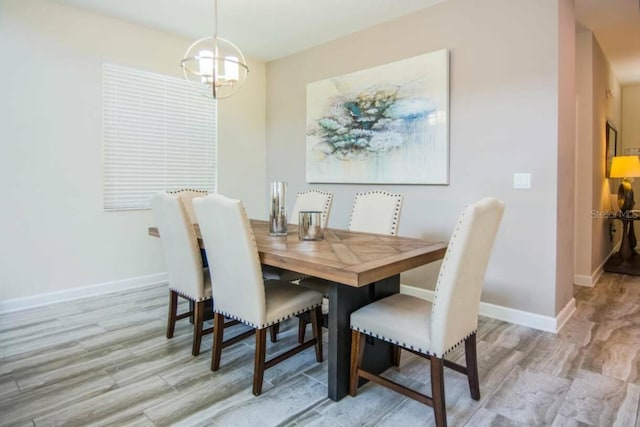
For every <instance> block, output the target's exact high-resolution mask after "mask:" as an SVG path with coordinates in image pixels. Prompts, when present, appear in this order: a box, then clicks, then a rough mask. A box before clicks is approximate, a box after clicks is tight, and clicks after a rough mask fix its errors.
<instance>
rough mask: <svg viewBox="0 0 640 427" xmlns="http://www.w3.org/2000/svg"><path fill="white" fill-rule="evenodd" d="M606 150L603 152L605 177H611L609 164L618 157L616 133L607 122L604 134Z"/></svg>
mask: <svg viewBox="0 0 640 427" xmlns="http://www.w3.org/2000/svg"><path fill="white" fill-rule="evenodd" d="M605 141H606V150H605V160H604V162H605V163H604V166H605V176H606V177H607V178H609V177H610V175H611V162H612V160H613V158H614V157H615V156H617V155H618V131H617V130H616V128H614V127H613V125H612V124H611V123H609V122H607V130H606V134H605Z"/></svg>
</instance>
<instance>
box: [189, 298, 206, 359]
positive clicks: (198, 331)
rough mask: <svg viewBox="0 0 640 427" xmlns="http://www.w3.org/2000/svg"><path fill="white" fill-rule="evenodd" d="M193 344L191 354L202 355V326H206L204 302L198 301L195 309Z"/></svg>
mask: <svg viewBox="0 0 640 427" xmlns="http://www.w3.org/2000/svg"><path fill="white" fill-rule="evenodd" d="M193 311H194V313H193V344H192V346H191V354H192V355H193V356H197V355H198V354H200V343H201V342H202V326H203V324H204V301H198V302H196V303H195V306H194V307H193Z"/></svg>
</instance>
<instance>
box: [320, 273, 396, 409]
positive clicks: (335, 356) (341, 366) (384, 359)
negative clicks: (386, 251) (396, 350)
mask: <svg viewBox="0 0 640 427" xmlns="http://www.w3.org/2000/svg"><path fill="white" fill-rule="evenodd" d="M399 291H400V276H399V275H396V276H393V277H390V278H388V279H385V280H382V281H379V282H376V283H372V284H371V285H369V286H364V287H361V288H355V287H352V286H346V285H341V284H339V283H332V284H331V288H330V291H329V328H328V329H329V348H328V352H329V374H328V375H329V377H328V381H327V383H328V396H329V398H330V399H331V400H336V401H337V400H340V399H342V398H343V397H344V396H345V395H346V394H347V392H348V391H349V364H350V359H349V356H350V351H351V329H350V327H349V326H350V323H349V322H350V317H351V313H352V312H354V311H355V310H357V309H358V308H360V307H362V306H364V305H366V304H368V303H370V302H373V301H375V300H378V299H380V298H384V297H387V296H389V295H392V294H395V293H398V292H399ZM371 346H374V347H375V349H374V348H370V347H371ZM392 355H393V352H392V348H391V345H389V344H387V343H385V342H382V341H379V340H370V341H368V342H367V348H366V349H365V359H364V360H363V368H365V369H367V370H370V371H372V372H375V373H380V372H382V371H384V370H386V369H388V368H389V367H391V365H392Z"/></svg>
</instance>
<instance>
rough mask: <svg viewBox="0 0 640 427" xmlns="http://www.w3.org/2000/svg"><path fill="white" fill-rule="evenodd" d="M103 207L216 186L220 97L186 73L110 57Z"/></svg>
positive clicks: (144, 204) (130, 205)
mask: <svg viewBox="0 0 640 427" xmlns="http://www.w3.org/2000/svg"><path fill="white" fill-rule="evenodd" d="M102 73H103V87H102V91H103V157H104V163H103V165H104V166H103V168H104V171H103V173H104V196H103V198H104V208H105V209H106V210H124V209H140V208H148V207H149V197H151V195H152V194H153V193H155V192H158V191H168V190H178V189H181V188H192V189H199V190H208V191H209V192H216V176H217V173H216V169H217V149H216V122H217V117H216V103H215V101H214V100H212V99H210V98H206V97H204V96H202V94H201V93H200V92H199V91H197V90H194V88H193V87H192V86H191V85H190V84H189V83H188V82H186V81H184V80H183V79H177V78H174V77H169V76H164V75H160V74H155V73H149V72H146V71H141V70H136V69H133V68H126V67H121V66H117V65H113V64H103V68H102Z"/></svg>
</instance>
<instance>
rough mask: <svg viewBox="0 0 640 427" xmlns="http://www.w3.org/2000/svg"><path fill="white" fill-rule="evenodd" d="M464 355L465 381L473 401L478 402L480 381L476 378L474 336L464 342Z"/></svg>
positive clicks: (476, 358) (476, 361)
mask: <svg viewBox="0 0 640 427" xmlns="http://www.w3.org/2000/svg"><path fill="white" fill-rule="evenodd" d="M464 355H465V359H466V362H467V379H468V380H469V391H470V392H471V398H472V399H473V400H480V379H479V376H478V351H477V348H476V334H475V333H474V334H473V335H470V336H469V337H468V338H466V339H465V340H464Z"/></svg>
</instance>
